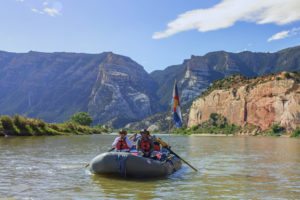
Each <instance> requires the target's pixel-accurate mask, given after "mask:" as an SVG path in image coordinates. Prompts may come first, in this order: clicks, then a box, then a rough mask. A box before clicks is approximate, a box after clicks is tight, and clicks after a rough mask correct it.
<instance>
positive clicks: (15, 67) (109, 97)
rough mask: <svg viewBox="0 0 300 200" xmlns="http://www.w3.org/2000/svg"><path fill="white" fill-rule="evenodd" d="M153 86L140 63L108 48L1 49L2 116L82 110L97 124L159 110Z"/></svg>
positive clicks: (59, 118)
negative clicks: (88, 51) (71, 50)
mask: <svg viewBox="0 0 300 200" xmlns="http://www.w3.org/2000/svg"><path fill="white" fill-rule="evenodd" d="M156 89H157V86H156V83H155V82H154V81H153V80H152V79H151V77H150V76H149V75H148V74H147V72H146V71H145V70H144V69H143V67H141V66H140V65H138V64H137V63H135V62H134V61H132V60H131V59H130V58H128V57H124V56H120V55H115V54H113V53H110V52H105V53H101V54H79V53H41V52H29V53H8V52H0V115H13V114H14V113H18V114H21V115H22V114H26V115H27V116H29V117H34V118H41V119H43V120H45V121H47V122H64V121H66V120H68V119H69V118H70V116H71V115H73V114H75V113H76V112H78V111H83V112H89V113H90V114H92V116H93V118H94V121H95V123H98V122H101V123H105V122H106V121H108V120H111V119H113V118H114V117H129V118H131V120H132V119H135V120H137V119H142V118H143V117H145V116H148V115H150V114H152V113H155V112H158V111H160V110H159V106H153V105H158V103H157V97H156V96H155V92H153V91H155V90H156ZM152 101H153V102H152Z"/></svg>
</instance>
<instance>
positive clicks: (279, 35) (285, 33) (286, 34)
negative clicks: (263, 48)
mask: <svg viewBox="0 0 300 200" xmlns="http://www.w3.org/2000/svg"><path fill="white" fill-rule="evenodd" d="M299 33H300V27H298V28H293V29H292V30H287V31H281V32H279V33H276V34H274V35H272V36H271V37H270V38H269V39H268V42H271V41H272V40H280V39H283V38H286V37H290V36H293V35H297V34H299Z"/></svg>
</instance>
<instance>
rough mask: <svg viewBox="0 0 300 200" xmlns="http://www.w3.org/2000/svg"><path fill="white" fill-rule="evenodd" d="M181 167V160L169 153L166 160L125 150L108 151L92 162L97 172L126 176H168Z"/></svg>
mask: <svg viewBox="0 0 300 200" xmlns="http://www.w3.org/2000/svg"><path fill="white" fill-rule="evenodd" d="M180 168H181V160H180V159H178V158H177V157H176V156H174V155H173V154H169V156H168V158H166V159H165V160H164V161H160V160H154V159H151V158H145V157H141V156H137V155H133V154H131V153H125V152H107V153H102V154H100V155H98V156H96V157H95V158H94V159H93V160H92V161H91V163H90V170H91V171H92V172H93V173H95V174H115V175H121V176H125V177H136V178H147V177H148V178H149V177H162V176H167V175H169V174H171V173H173V172H175V171H177V170H179V169H180Z"/></svg>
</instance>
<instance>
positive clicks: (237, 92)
mask: <svg viewBox="0 0 300 200" xmlns="http://www.w3.org/2000/svg"><path fill="white" fill-rule="evenodd" d="M299 82H300V76H299V74H297V73H287V72H282V73H279V74H277V75H270V76H264V77H260V78H257V79H252V80H248V79H247V78H240V80H239V81H238V82H232V83H229V84H231V86H230V87H228V88H223V89H218V88H216V89H215V90H211V91H209V92H207V93H204V94H203V95H202V96H201V97H200V98H198V99H196V100H194V101H193V103H192V106H191V108H190V113H189V121H188V127H192V126H194V125H198V124H201V123H203V122H205V121H207V120H208V119H209V118H210V114H211V113H217V114H220V115H223V116H225V117H226V118H227V120H228V122H230V123H232V124H236V125H240V126H244V125H246V124H253V125H256V126H258V127H260V128H261V129H262V130H266V129H269V128H270V126H271V125H273V124H276V123H280V126H283V127H285V128H286V129H287V131H289V132H290V131H291V130H293V129H295V128H296V127H297V126H300V83H299ZM221 87H222V86H221Z"/></svg>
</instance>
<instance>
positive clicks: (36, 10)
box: [31, 8, 44, 14]
mask: <svg viewBox="0 0 300 200" xmlns="http://www.w3.org/2000/svg"><path fill="white" fill-rule="evenodd" d="M31 11H32V12H35V13H39V14H44V13H43V12H42V11H40V10H38V9H36V8H31Z"/></svg>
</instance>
